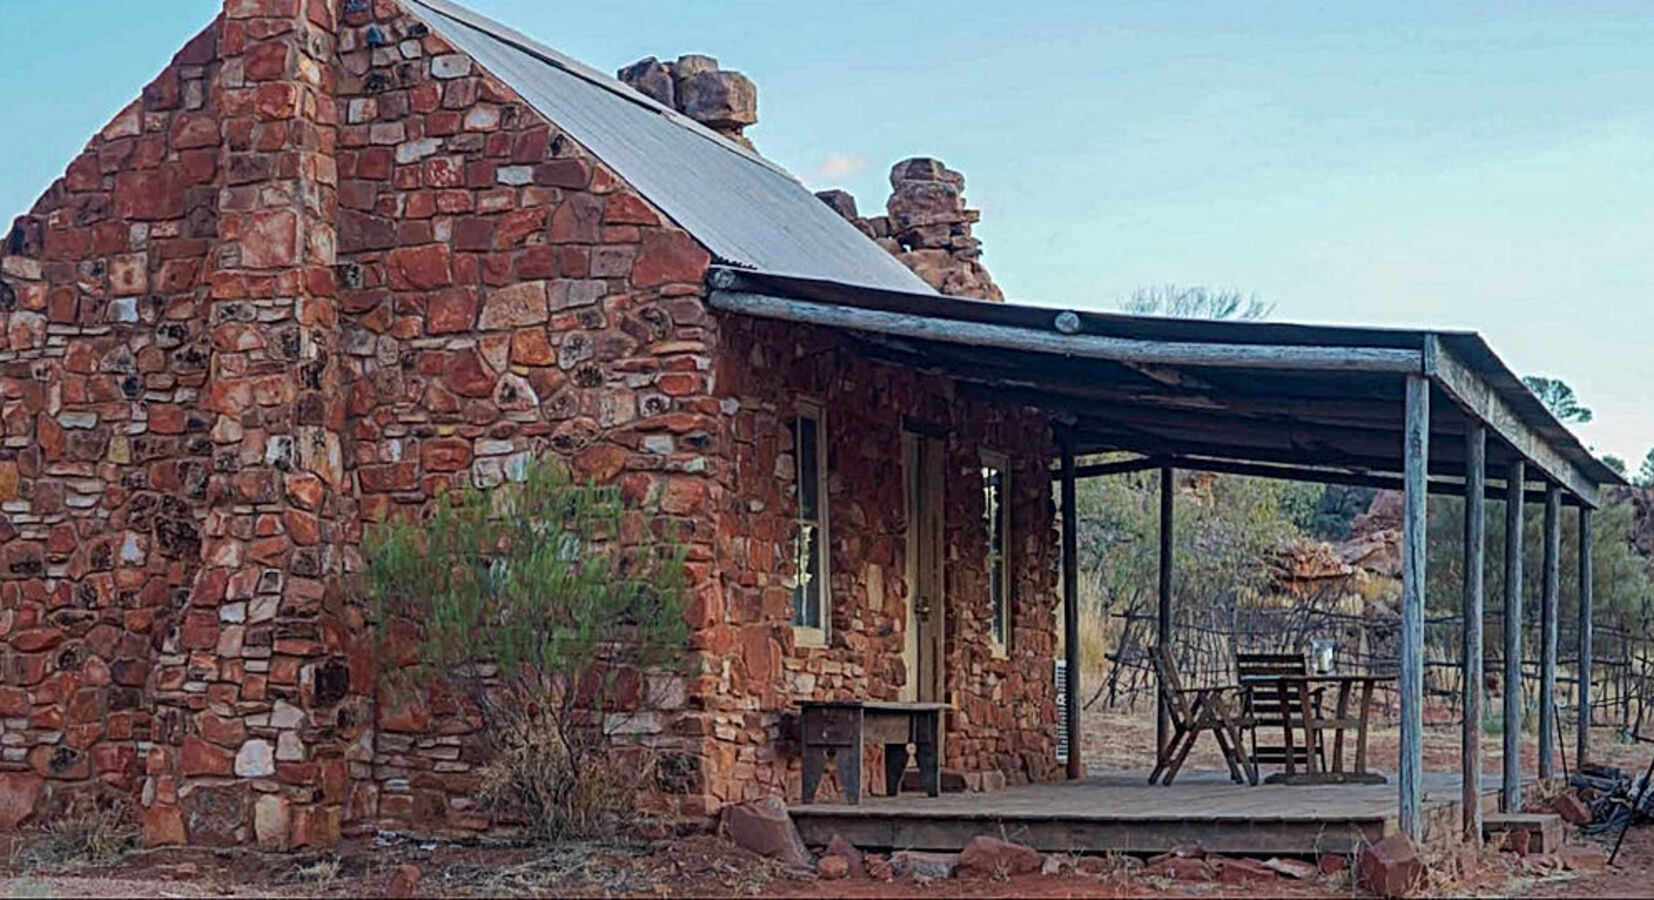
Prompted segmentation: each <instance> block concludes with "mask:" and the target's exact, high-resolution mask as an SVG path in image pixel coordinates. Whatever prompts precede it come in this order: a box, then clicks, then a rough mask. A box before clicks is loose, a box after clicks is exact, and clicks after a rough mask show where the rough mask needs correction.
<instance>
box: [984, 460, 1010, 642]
mask: <svg viewBox="0 0 1654 900" xmlns="http://www.w3.org/2000/svg"><path fill="white" fill-rule="evenodd" d="M1009 487H1010V473H1009V470H1008V469H1007V467H1006V464H1005V459H1004V457H1001V456H997V455H993V454H986V453H985V454H983V456H982V519H983V523H982V524H983V527H984V528H986V529H987V549H988V556H987V559H986V561H985V562H986V565H985V566H984V568H985V569H986V570H987V573H988V600H989V615H990V616H991V618H990V619H989V621H988V636H989V638H990V639H991V640H992V641H993V646H994V650H995V652H997V653H1001V654H1003V653H1004V652H1005V648H1006V645H1007V644H1009V643H1010V635H1011V601H1010V595H1011V590H1010V589H1011V573H1010V567H1009V566H1008V565H1006V561H1005V556H1006V548H1008V547H1009V546H1010V545H1011V513H1010V510H1008V509H1006V507H1005V500H1006V497H1007V496H1008V488H1009Z"/></svg>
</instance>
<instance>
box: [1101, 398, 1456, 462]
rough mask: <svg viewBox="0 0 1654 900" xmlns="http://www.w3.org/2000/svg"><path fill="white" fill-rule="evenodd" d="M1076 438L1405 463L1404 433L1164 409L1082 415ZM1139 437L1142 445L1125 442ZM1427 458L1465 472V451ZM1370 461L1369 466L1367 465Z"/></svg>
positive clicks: (1261, 455) (1260, 455)
mask: <svg viewBox="0 0 1654 900" xmlns="http://www.w3.org/2000/svg"><path fill="white" fill-rule="evenodd" d="M1076 418H1077V421H1076V424H1075V430H1076V432H1077V433H1078V436H1080V437H1082V438H1083V437H1084V436H1086V435H1088V434H1094V435H1098V436H1100V437H1109V436H1112V437H1115V438H1118V439H1119V440H1120V441H1121V442H1122V443H1121V444H1120V449H1124V450H1135V451H1138V452H1146V453H1150V454H1153V453H1159V452H1162V451H1161V450H1159V449H1158V448H1156V447H1155V446H1154V445H1155V444H1156V443H1157V442H1158V443H1163V444H1167V445H1178V446H1183V447H1188V448H1191V449H1189V450H1188V453H1190V454H1192V455H1197V456H1198V455H1210V456H1225V457H1230V458H1238V459H1249V460H1251V459H1255V460H1260V461H1265V462H1284V463H1297V464H1309V465H1328V464H1331V465H1338V464H1340V462H1342V463H1343V464H1344V465H1346V466H1350V467H1359V468H1366V469H1377V470H1380V471H1383V470H1386V469H1388V470H1392V471H1393V470H1394V468H1395V467H1396V466H1397V465H1398V464H1399V463H1400V462H1401V450H1402V446H1401V438H1402V435H1401V432H1399V431H1396V430H1383V429H1372V428H1331V427H1326V426H1316V425H1305V424H1302V423H1270V422H1258V421H1241V420H1234V419H1231V418H1228V417H1225V416H1222V415H1219V414H1213V415H1185V414H1176V413H1168V412H1166V411H1164V410H1153V411H1144V410H1136V409H1134V410H1129V411H1127V410H1121V411H1120V414H1119V415H1117V416H1108V415H1106V413H1105V412H1103V411H1099V412H1098V413H1093V414H1084V413H1082V414H1078V415H1077V417H1076ZM1133 438H1136V439H1138V440H1139V441H1140V442H1141V444H1143V445H1144V446H1133V445H1132V444H1130V443H1125V441H1130V440H1132V439H1133ZM1430 455H1431V458H1430V459H1429V460H1428V462H1429V464H1430V467H1431V470H1432V471H1433V472H1436V473H1437V474H1443V475H1447V474H1458V473H1459V472H1462V471H1463V461H1464V448H1463V447H1458V446H1453V445H1447V446H1439V447H1432V448H1431V449H1430ZM1368 463H1370V464H1368Z"/></svg>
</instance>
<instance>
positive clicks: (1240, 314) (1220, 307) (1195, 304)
mask: <svg viewBox="0 0 1654 900" xmlns="http://www.w3.org/2000/svg"><path fill="white" fill-rule="evenodd" d="M1120 308H1121V309H1123V310H1124V311H1126V312H1128V313H1131V314H1132V315H1134V316H1166V317H1168V318H1175V319H1240V320H1242V321H1253V320H1256V319H1262V318H1265V317H1267V316H1268V315H1269V314H1270V313H1271V312H1272V311H1273V310H1274V306H1273V305H1271V304H1268V303H1265V302H1263V301H1262V300H1259V299H1258V297H1257V295H1256V294H1242V293H1241V292H1240V291H1231V290H1222V291H1214V290H1211V289H1209V288H1205V287H1200V286H1198V285H1197V286H1195V287H1180V286H1178V285H1175V284H1167V285H1161V286H1159V287H1141V288H1138V289H1137V290H1135V291H1133V292H1132V294H1131V297H1130V299H1128V300H1126V301H1125V302H1124V303H1122V304H1120Z"/></svg>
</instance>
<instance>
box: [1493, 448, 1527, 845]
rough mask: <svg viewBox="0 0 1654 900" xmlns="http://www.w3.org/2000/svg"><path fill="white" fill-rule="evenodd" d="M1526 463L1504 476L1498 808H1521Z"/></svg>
mask: <svg viewBox="0 0 1654 900" xmlns="http://www.w3.org/2000/svg"><path fill="white" fill-rule="evenodd" d="M1527 476H1528V471H1527V465H1526V464H1524V463H1523V462H1522V461H1521V460H1517V461H1516V462H1513V463H1511V464H1510V470H1509V471H1508V472H1507V473H1506V475H1505V622H1504V632H1505V684H1504V690H1505V710H1504V721H1503V723H1502V725H1501V727H1502V728H1503V729H1504V738H1505V740H1504V767H1503V773H1502V778H1501V780H1500V782H1499V809H1500V810H1502V811H1504V812H1508V813H1509V812H1517V811H1519V810H1521V808H1522V500H1523V497H1522V491H1523V485H1524V483H1525V482H1526V481H1527Z"/></svg>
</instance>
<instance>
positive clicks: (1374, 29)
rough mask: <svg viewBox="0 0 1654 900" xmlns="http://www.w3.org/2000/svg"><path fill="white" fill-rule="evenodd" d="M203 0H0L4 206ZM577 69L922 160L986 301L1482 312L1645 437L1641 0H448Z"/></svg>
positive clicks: (816, 180)
mask: <svg viewBox="0 0 1654 900" xmlns="http://www.w3.org/2000/svg"><path fill="white" fill-rule="evenodd" d="M220 5H221V4H220V0H165V2H142V3H134V2H131V0H77V2H74V3H64V2H62V0H0V6H3V8H4V11H5V13H6V16H7V20H8V21H7V24H6V27H4V28H0V59H5V60H6V61H7V63H8V68H9V71H10V72H11V74H10V76H8V79H7V82H8V85H9V89H8V90H6V91H3V92H0V123H4V126H5V130H6V132H7V134H8V137H9V140H8V142H7V144H8V147H7V153H6V159H5V162H4V164H3V165H0V217H4V219H6V220H9V217H10V216H11V215H14V214H16V213H21V212H23V211H25V210H26V209H27V208H28V206H29V205H30V204H31V203H33V201H34V198H35V197H36V196H37V195H38V194H39V193H40V192H41V191H42V190H43V189H44V188H45V187H46V185H48V184H49V183H50V182H51V180H52V179H53V178H55V177H57V176H58V175H59V174H61V172H62V169H63V167H64V166H65V165H66V164H67V162H68V161H69V160H70V159H71V158H72V157H73V155H74V154H75V153H76V152H77V151H78V150H79V149H80V148H81V147H82V146H83V145H84V144H85V142H86V140H87V138H88V137H89V136H90V135H91V134H93V133H94V132H95V131H97V130H98V129H99V128H100V127H101V126H102V125H103V123H104V122H105V121H107V120H108V119H109V118H110V117H111V116H112V115H113V114H114V113H115V112H116V111H118V110H119V109H120V108H121V107H122V106H124V105H125V104H126V103H127V102H128V101H129V100H130V99H131V98H132V97H134V96H136V94H137V92H138V91H139V89H140V88H141V87H142V86H143V85H144V84H145V83H146V82H147V81H148V80H149V79H150V78H151V77H153V75H154V74H155V73H156V72H158V71H159V70H160V69H161V68H162V67H163V66H164V65H165V64H166V62H167V61H168V60H169V59H170V57H171V55H172V53H173V52H174V51H175V50H176V49H177V48H178V47H179V46H181V45H182V44H183V43H184V42H185V41H186V40H187V39H188V38H189V37H190V36H191V35H193V34H194V33H195V32H196V31H197V30H199V28H200V27H201V26H203V25H204V24H205V23H206V22H207V21H209V20H210V19H211V17H212V15H213V14H214V13H215V12H216V11H217V9H218V8H219V7H220ZM467 5H469V6H472V7H473V8H475V9H477V10H478V11H480V12H483V13H485V14H487V15H490V16H493V17H495V18H498V19H501V20H503V21H505V22H507V23H509V24H511V25H513V26H514V27H516V28H518V30H520V31H523V32H525V33H527V34H530V35H532V36H534V37H536V38H539V39H540V40H542V41H544V42H545V43H547V44H550V45H551V46H553V47H556V48H557V49H559V50H561V51H563V52H565V53H567V54H569V55H571V56H574V57H576V58H578V59H581V60H583V61H585V62H587V63H589V64H591V65H593V66H595V67H597V68H599V69H603V70H606V71H613V70H615V69H617V68H619V67H621V66H623V65H625V64H627V63H630V62H632V61H634V60H636V59H639V58H641V57H644V56H651V55H652V56H658V57H661V58H663V59H666V58H673V57H676V56H677V55H679V54H682V53H706V54H710V55H712V56H715V57H717V58H718V59H719V60H720V61H721V62H722V64H723V66H724V67H725V68H730V69H737V70H740V71H742V72H745V73H746V74H747V75H748V76H749V77H751V78H752V79H753V81H754V82H755V83H756V84H757V86H758V99H759V122H758V124H757V125H756V126H755V127H753V128H752V129H750V130H749V132H748V134H749V136H750V137H751V138H752V139H753V140H754V141H755V142H756V144H757V145H758V148H759V150H760V151H761V152H763V153H764V154H765V155H767V156H769V157H770V158H772V159H774V160H776V161H778V162H780V163H781V164H782V165H784V166H786V167H787V168H788V169H789V170H791V171H792V172H794V173H795V174H796V175H798V176H799V177H800V178H802V179H803V180H804V181H805V182H806V183H807V184H809V185H810V186H811V187H812V188H817V189H820V188H826V187H843V188H845V189H848V190H850V191H851V192H852V193H854V194H855V196H856V197H857V199H858V201H859V202H860V205H861V209H862V211H863V213H864V214H867V213H868V212H869V211H870V210H878V209H880V208H882V206H883V203H884V200H885V198H886V197H887V196H888V194H889V185H888V181H887V180H886V176H887V174H888V172H889V169H890V166H891V164H893V163H895V162H896V161H897V160H900V159H903V158H906V157H908V156H915V155H928V156H936V157H938V158H940V159H942V160H943V161H945V162H946V163H947V164H948V165H949V166H950V167H952V168H954V169H957V170H959V171H961V172H963V173H964V174H965V176H966V196H967V199H968V200H969V202H970V203H971V205H973V206H975V207H978V208H980V209H981V210H982V222H981V224H980V225H979V226H977V229H976V234H977V236H978V237H980V238H981V239H982V241H983V245H984V257H983V258H984V262H985V263H986V264H987V265H988V267H989V269H990V270H991V271H992V273H993V275H994V277H995V279H996V280H997V281H998V282H999V283H1000V285H1001V287H1002V288H1004V290H1005V293H1006V295H1007V296H1008V297H1010V298H1012V299H1013V300H1020V301H1026V302H1032V303H1040V304H1046V305H1056V306H1067V307H1075V308H1092V309H1101V310H1116V309H1118V307H1119V304H1120V302H1121V300H1122V299H1124V298H1125V297H1127V296H1129V295H1130V294H1131V293H1132V291H1133V290H1134V289H1136V288H1139V287H1143V286H1149V285H1161V284H1178V285H1186V286H1187V285H1204V286H1208V287H1212V288H1222V289H1235V290H1239V291H1242V292H1245V293H1250V294H1256V295H1257V296H1258V297H1259V298H1261V299H1263V300H1264V301H1266V302H1268V303H1270V304H1272V305H1273V313H1272V318H1273V319H1275V320H1278V321H1304V322H1329V323H1360V324H1373V325H1387V326H1402V327H1414V326H1418V327H1452V328H1469V329H1474V330H1476V331H1480V332H1481V333H1482V334H1483V335H1484V336H1485V337H1486V338H1487V339H1488V341H1489V342H1490V343H1491V344H1492V345H1493V347H1494V349H1495V350H1496V351H1497V352H1498V353H1499V354H1500V355H1501V356H1502V357H1503V358H1504V360H1505V361H1506V362H1507V363H1508V364H1509V365H1510V366H1511V367H1512V368H1513V369H1514V370H1515V371H1517V372H1518V373H1520V374H1525V375H1526V374H1544V375H1549V376H1553V377H1559V378H1562V379H1564V380H1566V381H1567V382H1568V383H1569V384H1571V385H1572V386H1573V387H1574V388H1575V390H1576V391H1577V393H1578V394H1579V396H1580V398H1581V400H1582V401H1583V403H1584V405H1586V406H1588V407H1590V408H1591V409H1593V410H1594V411H1595V414H1596V418H1595V420H1594V421H1593V422H1591V423H1590V424H1587V425H1583V426H1577V427H1576V430H1577V431H1578V433H1579V435H1580V437H1581V438H1582V440H1584V441H1585V442H1586V443H1587V444H1588V445H1589V446H1592V447H1593V448H1594V449H1596V450H1597V451H1598V452H1600V453H1612V454H1615V455H1618V456H1620V457H1622V458H1623V459H1626V460H1629V461H1631V467H1632V470H1633V471H1635V469H1636V467H1637V461H1639V460H1641V459H1642V457H1643V456H1644V454H1645V453H1647V452H1648V450H1649V449H1650V448H1651V447H1654V352H1651V350H1654V241H1651V238H1654V229H1651V228H1650V224H1649V222H1650V217H1651V215H1654V90H1650V89H1649V86H1650V85H1651V84H1654V54H1651V53H1649V52H1648V48H1649V47H1651V46H1654V5H1650V4H1648V3H1646V2H1642V0H1639V2H1624V3H1612V2H1567V3H1564V2H1555V3H1531V2H1519V0H1512V2H1500V3H1491V2H1489V3H1453V4H1442V3H1435V2H1427V3H1426V2H1408V0H1392V2H1386V3H1361V4H1357V3H1326V2H1299V3H1290V2H1267V0H1232V2H1231V0H1225V2H1219V0H1207V2H1127V0H1116V2H1085V3H1073V2H1055V0H1053V2H1039V0H1025V2H1006V0H994V2H987V0H952V2H949V3H947V4H938V3H890V2H887V0H881V2H839V3H827V2H812V3H798V2H789V3H776V2H769V0H766V2H719V0H696V2H694V3H685V2H682V0H602V2H584V3H579V2H570V0H467Z"/></svg>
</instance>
